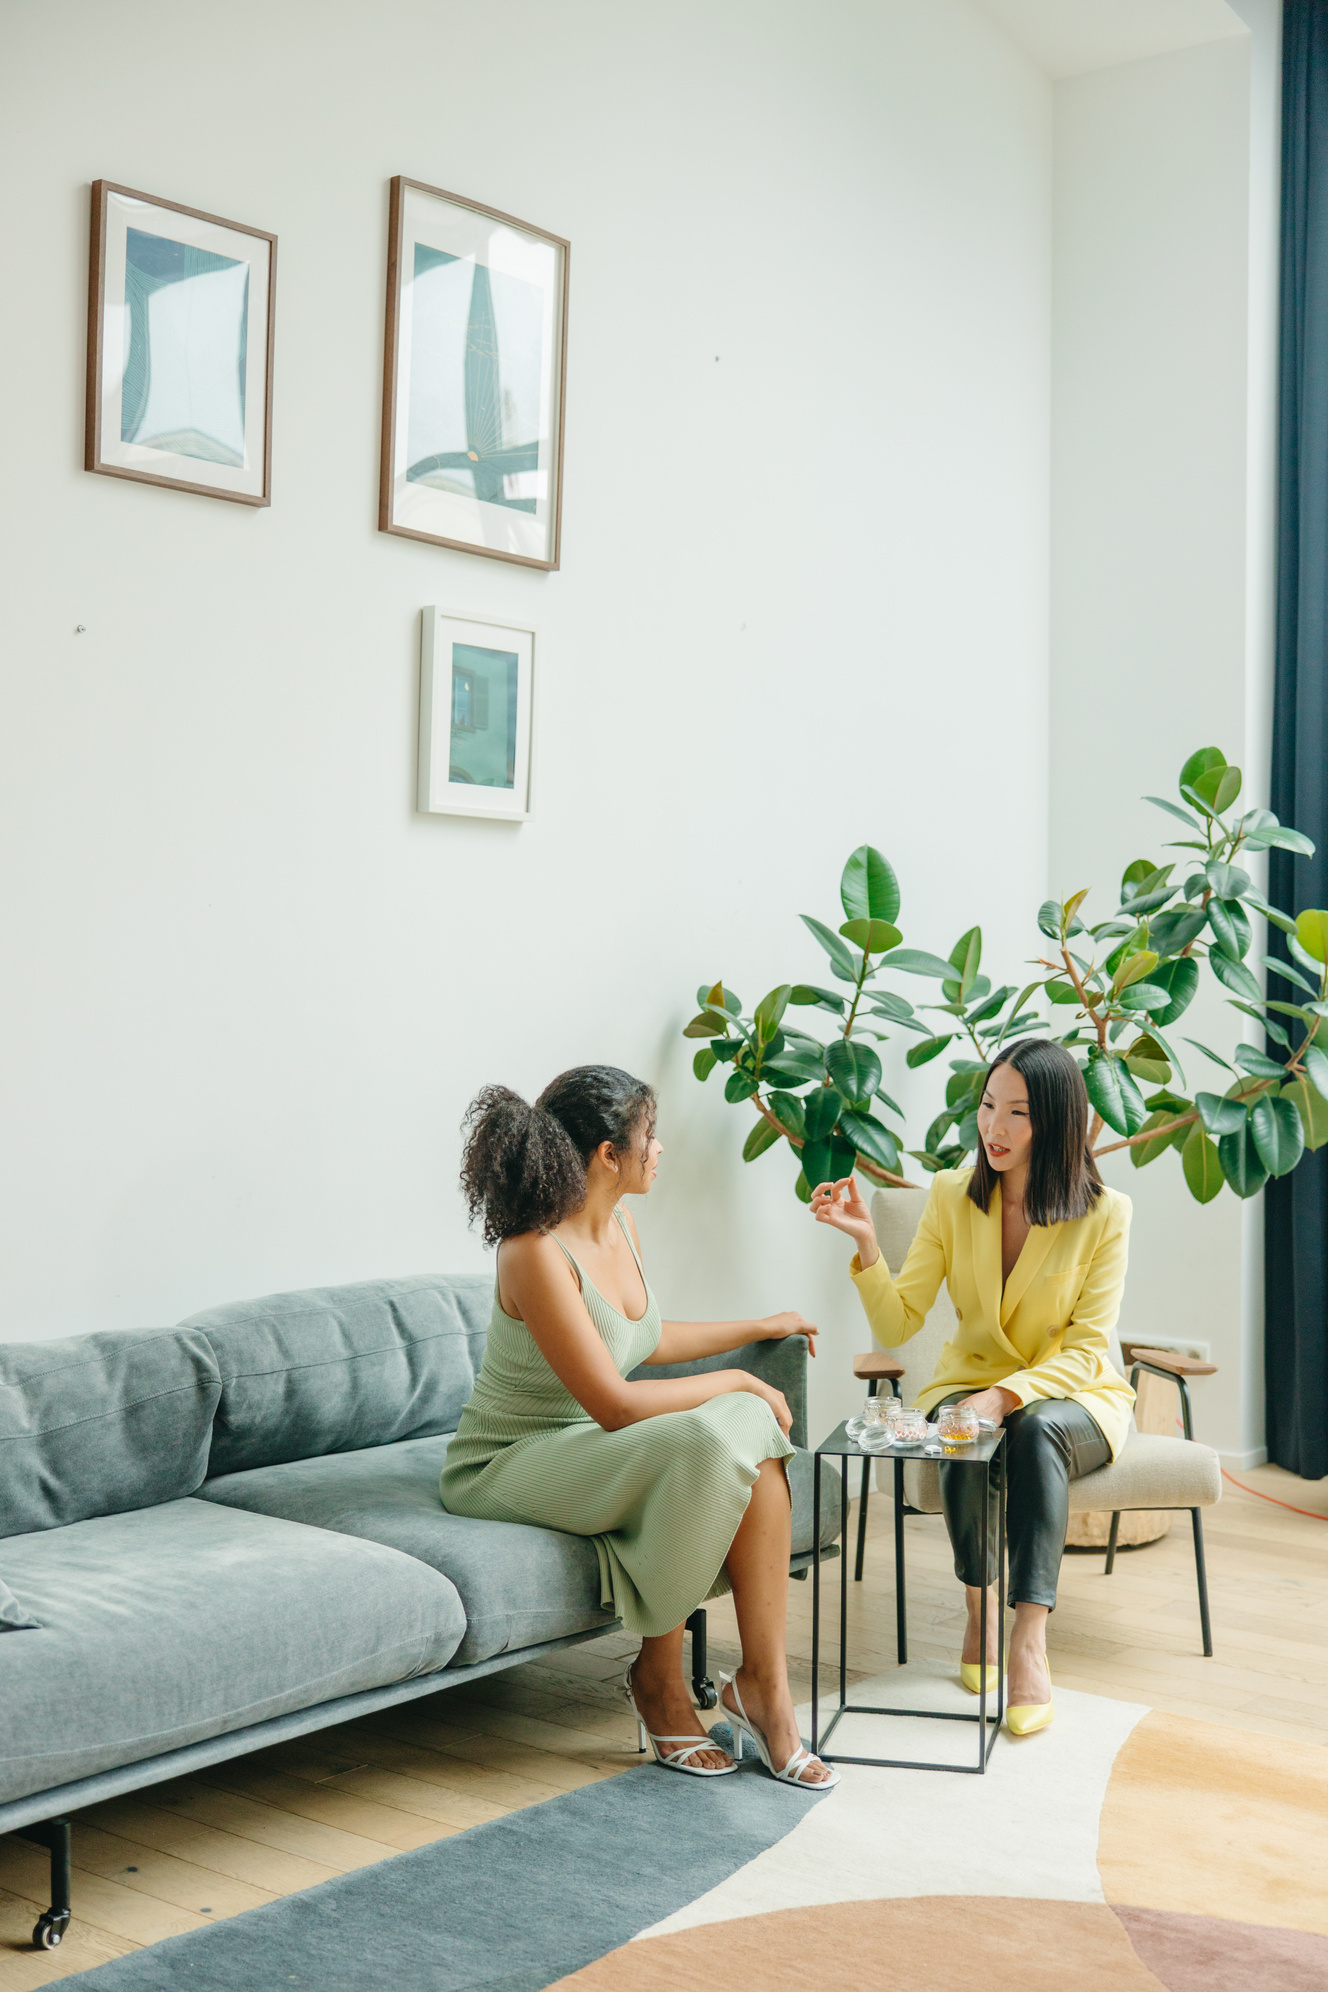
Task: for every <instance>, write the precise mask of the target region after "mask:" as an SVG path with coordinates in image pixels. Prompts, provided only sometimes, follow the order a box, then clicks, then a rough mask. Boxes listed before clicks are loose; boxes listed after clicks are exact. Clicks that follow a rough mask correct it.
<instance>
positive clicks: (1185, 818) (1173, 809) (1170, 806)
mask: <svg viewBox="0 0 1328 1992" xmlns="http://www.w3.org/2000/svg"><path fill="white" fill-rule="evenodd" d="M1143 800H1144V801H1145V802H1151V803H1153V804H1154V806H1155V807H1156V808H1158V809H1165V810H1166V812H1167V815H1168V816H1177V817H1179V818H1180V821H1181V822H1182V823H1184V824H1186V825H1187V826H1188V828H1189V829H1191V830H1198V829H1200V828H1201V827H1202V826H1201V825H1200V822H1199V819H1198V817H1197V816H1191V814H1190V812H1189V810H1188V809H1180V808H1178V807H1177V805H1176V804H1175V803H1174V802H1167V801H1165V800H1164V798H1163V797H1162V796H1160V795H1146V796H1145V797H1144V798H1143Z"/></svg>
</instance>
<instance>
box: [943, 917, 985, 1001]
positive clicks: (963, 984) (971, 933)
mask: <svg viewBox="0 0 1328 1992" xmlns="http://www.w3.org/2000/svg"><path fill="white" fill-rule="evenodd" d="M981 960H982V929H981V927H970V928H969V930H968V932H967V933H966V934H961V935H960V937H959V939H958V940H957V941H956V942H955V944H954V946H953V947H952V948H951V950H950V967H951V968H952V969H953V970H954V971H955V973H956V975H957V977H958V981H959V987H958V990H957V991H956V996H955V999H954V1000H957V1001H958V1002H960V1003H967V1001H968V998H969V992H970V991H971V990H972V987H973V984H974V983H975V982H976V981H977V979H978V966H979V964H980V963H981ZM946 994H947V995H948V994H949V991H948V989H947V991H946Z"/></svg>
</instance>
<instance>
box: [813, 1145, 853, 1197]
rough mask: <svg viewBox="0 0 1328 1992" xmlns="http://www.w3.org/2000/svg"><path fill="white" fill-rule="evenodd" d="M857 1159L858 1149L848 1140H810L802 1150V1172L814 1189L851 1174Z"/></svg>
mask: <svg viewBox="0 0 1328 1992" xmlns="http://www.w3.org/2000/svg"><path fill="white" fill-rule="evenodd" d="M857 1159H858V1152H857V1150H856V1149H855V1148H852V1147H850V1145H849V1144H848V1142H846V1141H839V1140H835V1141H808V1142H806V1143H805V1144H804V1146H803V1150H802V1173H803V1175H804V1176H805V1177H806V1178H807V1181H808V1182H809V1183H810V1184H811V1186H812V1188H813V1189H814V1190H815V1189H819V1188H820V1186H821V1184H822V1183H837V1182H839V1181H840V1179H841V1178H842V1177H844V1176H851V1175H852V1174H853V1165H854V1163H855V1162H856V1161H857Z"/></svg>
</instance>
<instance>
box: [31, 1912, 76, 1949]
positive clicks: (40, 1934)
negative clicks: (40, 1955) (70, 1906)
mask: <svg viewBox="0 0 1328 1992" xmlns="http://www.w3.org/2000/svg"><path fill="white" fill-rule="evenodd" d="M68 1928H69V1911H68V1910H67V1909H48V1910H46V1911H45V1913H44V1914H43V1915H41V1916H39V1917H38V1918H37V1927H36V1928H35V1929H34V1931H33V1933H32V1947H33V1949H34V1950H55V1949H56V1948H57V1947H58V1945H59V1944H60V1943H61V1941H62V1939H63V1937H64V1934H65V1931H66V1930H67V1929H68Z"/></svg>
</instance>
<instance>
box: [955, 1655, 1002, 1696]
mask: <svg viewBox="0 0 1328 1992" xmlns="http://www.w3.org/2000/svg"><path fill="white" fill-rule="evenodd" d="M959 1678H960V1680H961V1681H962V1682H963V1684H964V1686H965V1687H966V1688H967V1689H968V1692H969V1693H970V1694H971V1695H980V1694H981V1693H982V1669H981V1666H980V1665H979V1663H978V1662H977V1661H976V1660H961V1661H960V1662H959ZM995 1692H996V1665H995V1662H994V1661H991V1660H989V1661H988V1662H987V1693H988V1694H989V1695H994V1694H995Z"/></svg>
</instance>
